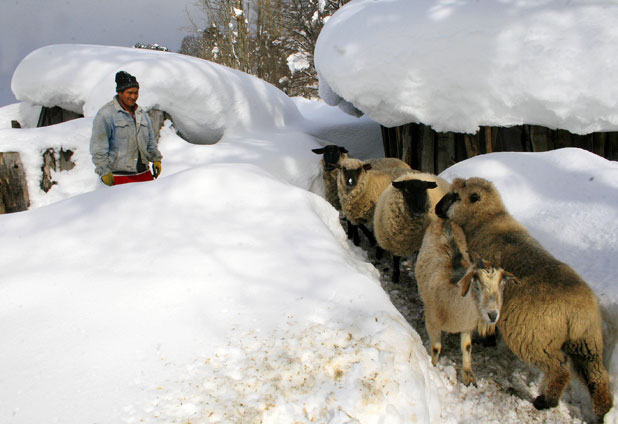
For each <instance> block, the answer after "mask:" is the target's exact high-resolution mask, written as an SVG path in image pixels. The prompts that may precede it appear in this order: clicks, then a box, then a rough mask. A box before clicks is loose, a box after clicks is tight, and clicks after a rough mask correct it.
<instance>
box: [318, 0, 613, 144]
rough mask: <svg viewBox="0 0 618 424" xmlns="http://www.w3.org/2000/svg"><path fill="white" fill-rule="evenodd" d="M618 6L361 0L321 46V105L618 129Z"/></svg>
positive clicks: (544, 0)
mask: <svg viewBox="0 0 618 424" xmlns="http://www.w3.org/2000/svg"><path fill="white" fill-rule="evenodd" d="M617 21H618V2H616V1H600V0H599V1H588V0H585V1H584V0H577V1H569V2H566V1H562V0H536V1H500V2H479V1H437V2H412V1H408V0H389V1H375V0H355V1H353V2H350V3H348V4H347V5H346V6H344V7H343V8H341V9H339V11H337V13H335V15H334V16H333V17H332V18H331V19H330V20H329V21H328V23H327V24H326V25H325V27H324V29H323V30H322V32H321V33H320V36H319V39H318V43H317V45H316V49H315V63H316V68H317V70H318V73H319V76H320V96H321V97H322V98H323V99H324V100H325V101H326V102H327V103H329V104H332V105H336V104H340V106H341V107H342V108H343V109H344V110H347V111H349V112H351V113H353V114H354V113H359V112H362V113H365V114H367V115H369V116H370V117H371V118H372V119H374V120H375V121H377V122H379V123H381V124H383V125H385V126H395V125H401V124H405V123H409V122H422V123H424V124H427V125H431V126H432V127H433V128H434V129H435V130H437V131H456V132H467V133H475V132H476V131H477V129H478V127H479V126H480V125H494V126H511V125H517V124H524V123H525V124H537V125H543V126H547V127H550V128H563V129H566V130H569V131H571V132H573V133H579V134H586V133H591V132H594V131H614V130H618V114H617V113H616V110H618V86H617V85H616V84H615V83H614V76H615V75H616V74H617V73H618V57H617V56H616V45H617V44H618V27H617V26H616V22H617Z"/></svg>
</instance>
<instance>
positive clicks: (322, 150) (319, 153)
mask: <svg viewBox="0 0 618 424" xmlns="http://www.w3.org/2000/svg"><path fill="white" fill-rule="evenodd" d="M311 151H312V152H313V153H315V154H316V155H321V154H322V153H324V147H320V148H319V149H311Z"/></svg>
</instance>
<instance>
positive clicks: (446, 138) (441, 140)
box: [435, 132, 455, 174]
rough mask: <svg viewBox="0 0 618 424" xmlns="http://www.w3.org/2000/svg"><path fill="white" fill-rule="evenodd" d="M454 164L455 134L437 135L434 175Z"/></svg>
mask: <svg viewBox="0 0 618 424" xmlns="http://www.w3.org/2000/svg"><path fill="white" fill-rule="evenodd" d="M454 163H455V133H453V132H446V133H438V143H437V151H436V172H435V173H436V174H439V173H440V172H442V171H444V170H445V169H446V168H448V167H449V166H451V165H453V164H454Z"/></svg>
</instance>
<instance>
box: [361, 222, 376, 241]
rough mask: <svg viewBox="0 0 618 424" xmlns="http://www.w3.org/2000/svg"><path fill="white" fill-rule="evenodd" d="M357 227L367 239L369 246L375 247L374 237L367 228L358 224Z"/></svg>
mask: <svg viewBox="0 0 618 424" xmlns="http://www.w3.org/2000/svg"><path fill="white" fill-rule="evenodd" d="M358 227H359V228H360V229H361V231H362V232H363V234H365V237H367V240H369V245H370V246H375V245H376V238H375V237H374V235H373V233H372V232H371V230H370V229H369V228H367V227H365V225H364V224H358Z"/></svg>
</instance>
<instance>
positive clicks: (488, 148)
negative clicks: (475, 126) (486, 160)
mask: <svg viewBox="0 0 618 424" xmlns="http://www.w3.org/2000/svg"><path fill="white" fill-rule="evenodd" d="M493 151H494V149H493V137H492V136H491V127H489V126H487V127H485V153H492V152H493Z"/></svg>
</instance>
